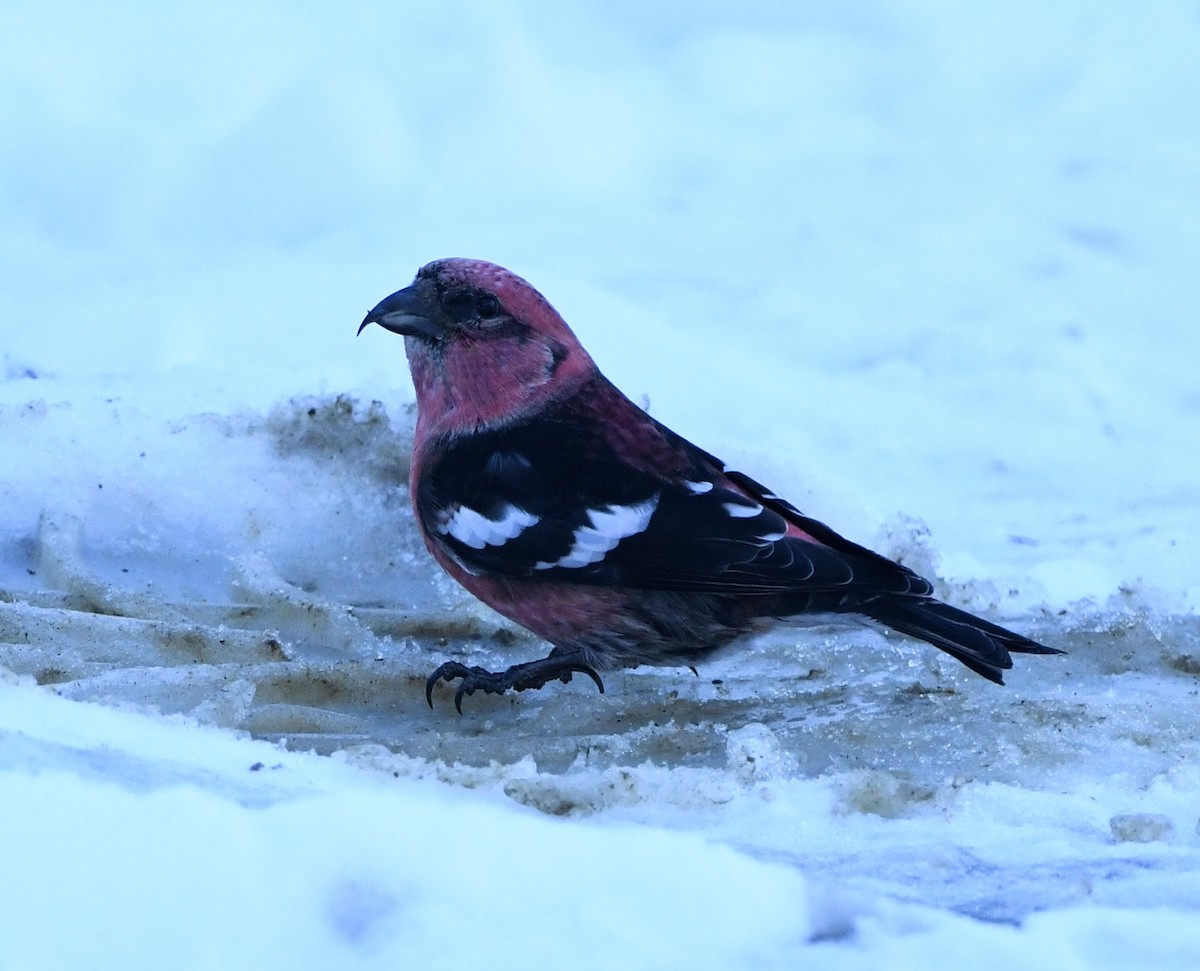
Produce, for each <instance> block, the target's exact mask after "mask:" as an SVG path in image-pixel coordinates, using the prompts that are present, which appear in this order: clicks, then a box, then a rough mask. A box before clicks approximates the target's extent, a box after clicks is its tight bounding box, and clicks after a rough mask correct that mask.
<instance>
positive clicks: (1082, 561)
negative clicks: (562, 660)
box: [0, 0, 1200, 969]
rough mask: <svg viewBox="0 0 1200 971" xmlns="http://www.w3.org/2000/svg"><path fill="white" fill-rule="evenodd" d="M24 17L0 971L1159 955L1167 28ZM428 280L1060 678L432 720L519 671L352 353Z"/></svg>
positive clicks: (762, 682) (886, 963)
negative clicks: (416, 486) (503, 281)
mask: <svg viewBox="0 0 1200 971" xmlns="http://www.w3.org/2000/svg"><path fill="white" fill-rule="evenodd" d="M4 19H5V26H4V30H3V31H0V53H2V57H0V64H2V65H3V68H0V73H2V74H3V78H4V84H3V85H0V119H3V126H4V130H5V138H4V139H3V141H2V144H0V186H3V189H2V190H0V217H2V218H0V455H2V456H3V465H2V466H0V671H2V672H3V673H2V674H0V787H2V788H0V791H2V792H3V811H2V816H0V818H2V819H3V821H4V825H3V827H0V861H3V869H4V874H5V879H4V880H3V881H2V882H0V967H3V968H35V967H46V968H50V967H55V968H58V967H81V966H88V965H92V964H98V963H102V964H106V965H114V966H116V965H119V966H121V967H128V968H140V967H156V968H157V967H163V966H174V967H181V968H186V967H214V966H221V967H243V966H255V965H264V964H266V963H268V962H270V963H271V964H273V965H280V966H288V967H323V968H327V967H330V966H335V967H342V966H356V967H376V966H379V967H383V966H387V967H394V966H396V965H397V964H398V963H399V962H401V961H402V962H404V963H405V964H410V963H411V964H416V965H421V966H426V967H434V968H437V967H450V966H455V967H461V966H463V964H464V963H466V962H470V961H476V962H477V961H479V960H480V959H483V960H485V961H486V962H487V964H488V965H489V966H495V967H508V966H513V967H537V966H544V965H553V966H561V965H569V966H572V967H582V968H587V967H613V966H620V967H647V968H649V967H655V968H658V967H662V968H667V967H689V968H704V967H713V968H735V967H756V968H757V967H795V966H797V965H798V964H800V963H802V962H803V963H805V964H806V965H811V966H814V967H828V968H877V967H888V968H917V967H921V968H924V967H928V966H929V963H930V960H931V958H930V955H937V961H938V962H939V963H942V964H947V965H949V964H951V963H957V964H964V965H969V966H970V967H973V968H974V967H978V968H992V967H995V968H1000V967H1005V968H1008V967H1011V966H1013V965H1014V964H1015V963H1019V964H1020V966H1022V967H1028V968H1041V967H1046V968H1055V969H1058V968H1061V967H1064V966H1080V967H1089V968H1091V967H1097V968H1125V967H1129V966H1132V965H1134V964H1135V963H1136V964H1138V965H1140V966H1148V967H1155V968H1166V969H1170V968H1191V967H1194V965H1195V955H1196V954H1197V953H1200V919H1198V915H1197V911H1198V910H1200V822H1198V821H1200V621H1198V620H1197V617H1196V613H1195V611H1196V609H1197V607H1198V606H1200V556H1198V555H1197V540H1198V539H1200V486H1198V485H1197V483H1198V482H1200V474H1198V473H1200V463H1198V461H1197V458H1196V456H1197V455H1200V393H1198V392H1197V387H1198V385H1197V380H1196V373H1195V371H1196V369H1195V361H1197V360H1200V328H1198V327H1197V325H1196V323H1197V317H1198V313H1197V312H1198V310H1200V277H1198V276H1197V274H1196V273H1195V266H1194V265H1195V262H1196V253H1197V252H1200V218H1198V217H1200V127H1198V126H1197V124H1196V121H1197V117H1196V108H1195V106H1196V105H1197V104H1200V60H1198V59H1197V58H1196V57H1195V50H1196V47H1197V41H1198V40H1200V11H1198V10H1197V8H1196V6H1195V5H1194V4H1188V3H1172V2H1168V3H1163V4H1158V5H1154V6H1152V7H1145V6H1130V7H1128V8H1125V7H1121V6H1120V5H1116V4H1100V5H1097V4H1086V3H1082V2H1075V0H1070V2H1067V3H1062V4H1058V5H1055V6H1054V7H1053V8H1046V7H1045V6H1044V5H1037V4H1033V3H1020V2H1014V3H1009V4H1004V5H1000V6H993V7H986V8H985V7H979V6H967V5H964V6H961V7H957V8H956V7H950V6H948V5H945V4H941V5H938V4H924V3H920V2H902V0H875V2H870V0H861V2H853V3H837V4H833V3H817V4H805V5H799V4H792V3H778V4H775V3H768V4H758V5H755V6H753V7H751V8H738V9H736V10H735V9H734V8H733V7H728V6H726V5H723V4H717V3H694V4H689V5H686V6H685V5H675V4H665V5H650V6H647V5H645V4H634V3H627V2H607V3H592V2H587V3H579V4H571V5H561V4H560V5H551V4H541V3H537V2H533V0H526V2H488V3H482V2H467V0H460V2H449V3H445V4H438V5H431V4H424V5H416V4H411V5H410V4H391V5H385V4H376V3H367V2H363V3H351V4H343V5H341V6H339V7H338V8H337V9H336V10H334V9H333V8H329V9H328V10H326V9H321V8H318V7H313V6H311V5H295V4H277V3H263V4H255V5H250V6H247V5H244V4H243V5H234V4H231V3H227V2H224V0H214V2H212V3H209V4H206V5H204V6H203V7H197V8H194V9H183V8H180V9H174V8H158V7H152V6H148V5H145V4H140V3H133V2H125V3H115V4H108V5H104V6H102V7H100V6H94V5H91V6H89V5H86V4H57V5H44V4H43V5H35V4H28V3H14V4H9V9H7V10H6V16H5V18H4ZM445 256H471V257H480V258H484V259H489V260H493V261H495V262H498V263H501V264H504V265H506V266H508V267H510V268H511V269H513V270H514V271H515V272H517V273H519V274H521V275H522V276H524V277H526V278H527V279H529V280H530V281H531V282H533V283H534V285H535V286H537V287H538V288H539V289H541V290H542V291H543V293H545V294H546V295H547V297H548V298H549V299H550V300H551V301H552V302H553V303H554V304H555V306H556V307H557V308H558V309H559V310H560V311H561V312H562V313H563V315H564V317H565V318H566V319H567V320H568V321H569V322H570V323H571V325H572V326H573V327H574V328H575V330H576V331H577V333H578V334H579V335H580V336H581V338H582V340H583V341H584V343H585V345H586V346H587V347H588V349H589V351H590V352H591V353H592V356H593V357H594V358H595V359H596V360H597V361H598V362H599V363H600V365H601V367H602V368H603V369H604V370H605V372H606V373H607V374H608V375H609V376H610V377H611V378H613V379H614V380H615V381H616V382H617V384H618V385H620V386H621V387H622V388H624V389H625V390H626V391H627V392H628V393H629V394H631V396H633V397H634V398H635V399H637V400H648V403H649V407H650V409H651V411H652V413H653V414H655V416H656V417H658V418H660V419H661V420H663V421H666V422H667V423H668V424H669V425H671V426H672V427H674V428H675V429H676V430H678V431H680V432H681V433H684V434H686V435H687V436H688V437H690V438H692V439H693V440H695V441H697V443H698V444H700V445H702V446H703V447H705V448H707V449H709V450H710V451H713V452H714V453H716V454H718V455H721V456H722V457H723V458H725V459H727V460H728V461H730V462H731V464H734V465H736V466H737V467H740V468H742V469H744V470H745V471H746V472H748V473H749V474H751V475H753V476H754V477H755V478H756V479H759V480H761V481H764V482H766V483H767V484H768V485H769V486H770V487H771V488H772V489H773V490H774V491H776V492H778V493H779V494H780V495H781V496H783V497H784V498H786V499H788V500H790V501H792V502H794V503H795V504H796V505H798V506H799V507H800V508H802V509H804V510H805V511H806V512H807V513H809V514H811V515H815V516H818V517H819V518H821V519H823V520H825V521H826V522H828V523H830V525H832V526H833V527H834V528H836V529H838V530H839V531H840V532H842V533H844V534H846V535H847V536H849V537H851V538H853V539H856V540H859V541H862V542H866V543H869V544H872V545H874V546H875V547H876V548H878V549H880V550H881V551H883V552H885V553H887V554H889V555H891V556H894V557H896V558H899V559H902V560H903V561H904V562H905V563H907V564H909V565H911V566H913V567H914V568H916V569H918V570H919V571H921V572H923V573H925V574H927V575H930V576H931V577H932V578H933V579H935V581H936V583H937V586H938V590H939V593H940V594H941V595H943V596H945V597H946V598H948V599H950V600H951V601H952V602H954V603H956V604H959V605H961V606H964V607H967V608H968V609H972V610H976V611H979V612H982V613H986V614H987V615H989V616H993V617H996V618H997V619H1000V620H1002V621H1004V622H1006V623H1009V624H1011V625H1012V626H1013V627H1015V628H1016V629H1018V630H1020V631H1022V632H1024V633H1029V634H1030V635H1032V636H1035V637H1037V638H1039V639H1041V640H1044V641H1045V642H1047V643H1050V644H1052V645H1054V646H1058V647H1062V648H1065V649H1066V650H1067V651H1068V652H1069V653H1068V655H1067V656H1065V657H1020V658H1018V659H1017V666H1016V667H1015V668H1014V670H1013V672H1012V673H1011V675H1010V676H1009V677H1008V679H1007V680H1008V685H1007V686H1006V687H1004V688H998V687H996V686H994V685H991V684H989V683H987V682H985V681H983V680H982V679H979V678H975V677H973V676H972V675H970V673H969V672H966V671H964V670H962V669H961V668H960V667H959V666H957V665H956V664H955V663H954V662H953V661H951V660H948V659H945V658H944V657H943V656H942V655H940V654H938V652H936V651H935V650H933V649H932V648H928V647H926V646H924V645H921V644H917V643H913V642H910V641H907V640H905V639H903V638H899V637H896V636H885V635H882V634H880V633H879V632H877V631H874V630H870V629H866V628H824V627H815V628H808V629H796V628H791V629H782V630H779V631H777V632H774V633H771V634H769V635H765V636H762V637H759V638H757V639H755V640H754V641H752V642H751V643H750V644H749V645H747V646H746V648H745V649H744V650H742V651H740V652H735V653H732V654H729V655H727V656H725V657H722V658H720V659H718V660H715V661H713V662H712V663H711V664H707V665H704V666H703V667H702V668H701V669H700V672H699V676H698V677H694V676H693V675H692V674H691V673H690V672H688V671H686V670H682V671H673V670H666V671H649V670H635V671H629V672H622V673H618V674H614V675H610V676H608V677H607V678H606V680H605V687H606V693H605V694H604V695H603V696H600V695H598V694H597V693H596V691H595V688H594V686H593V685H592V684H591V683H590V682H589V681H588V679H586V678H577V679H576V680H575V682H573V683H572V684H570V685H565V686H562V685H553V686H551V687H549V688H547V689H545V690H543V691H542V692H539V693H536V694H522V695H520V696H513V697H504V698H495V697H481V696H473V697H471V698H468V699H466V700H465V703H464V712H465V714H464V715H463V716H462V717H459V716H458V715H457V714H456V713H455V712H454V709H453V705H452V702H451V695H452V692H451V690H450V689H449V687H447V686H445V685H439V686H438V687H437V688H436V689H435V694H434V702H435V707H434V710H432V711H430V710H429V709H428V708H427V707H426V705H425V699H424V679H425V677H426V675H427V674H428V673H429V672H430V671H432V670H433V668H434V667H436V665H437V664H439V663H440V662H441V661H443V660H446V659H449V658H459V659H462V660H464V662H466V663H479V664H485V665H491V666H496V665H503V664H506V663H511V662H512V661H515V660H527V659H532V658H534V657H537V656H539V655H540V652H541V651H542V650H543V649H544V648H543V646H542V645H540V644H539V643H538V642H537V641H535V640H534V639H533V638H531V637H530V636H528V635H526V634H524V633H523V632H521V631H518V630H514V629H513V628H511V627H510V626H508V625H507V624H505V623H504V622H503V621H501V620H500V619H499V618H497V617H496V616H495V615H493V614H491V613H490V612H488V611H487V610H486V609H485V608H483V607H481V606H479V605H477V604H475V603H474V602H473V601H471V600H470V599H469V598H468V597H467V596H466V595H465V594H463V593H462V592H461V591H459V590H458V589H457V588H455V587H454V586H453V584H452V583H450V582H449V581H448V580H446V579H445V578H444V577H442V576H440V575H439V573H438V571H437V570H436V568H435V567H434V566H433V565H432V563H431V561H430V560H429V558H428V557H427V555H426V554H425V552H424V551H423V549H422V548H421V546H420V543H419V540H418V538H417V536H416V533H415V530H414V526H413V522H412V518H411V514H410V513H409V511H408V509H407V492H406V486H405V482H406V475H407V462H408V442H409V438H410V436H411V427H412V418H413V416H412V409H411V400H412V389H411V385H410V384H409V381H408V377H407V373H406V369H405V365H404V359H403V350H402V344H401V342H400V341H399V340H398V339H397V338H395V337H394V336H392V335H388V334H386V333H385V332H383V331H382V330H380V329H378V328H374V329H369V330H368V331H366V332H364V334H363V335H362V336H361V337H360V338H358V339H355V337H354V332H355V330H356V328H357V326H358V323H359V321H360V320H361V319H362V316H363V314H364V313H365V312H366V311H367V310H368V309H369V308H370V307H371V306H373V305H374V304H375V303H376V302H377V301H378V300H379V299H380V298H381V297H382V296H384V295H386V294H388V293H390V292H392V291H394V290H396V289H397V288H399V287H401V286H403V285H405V284H407V282H408V281H409V280H410V279H411V277H412V274H413V272H414V271H415V270H416V269H417V267H418V266H420V265H421V264H423V263H425V262H427V261H429V260H432V259H436V258H439V257H445Z"/></svg>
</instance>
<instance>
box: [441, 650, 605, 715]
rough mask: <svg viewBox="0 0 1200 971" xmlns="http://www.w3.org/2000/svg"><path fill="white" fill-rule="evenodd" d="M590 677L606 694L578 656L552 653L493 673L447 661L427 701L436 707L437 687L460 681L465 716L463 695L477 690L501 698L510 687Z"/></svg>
mask: <svg viewBox="0 0 1200 971" xmlns="http://www.w3.org/2000/svg"><path fill="white" fill-rule="evenodd" d="M576 673H578V674H586V675H587V676H588V677H589V678H591V679H592V680H593V681H595V682H596V687H597V688H599V689H600V693H601V694H604V682H603V681H601V680H600V675H598V674H597V673H596V670H595V668H593V667H592V666H591V665H590V664H585V663H584V662H583V661H582V660H580V658H579V655H578V654H568V653H563V654H557V653H555V654H551V655H550V656H549V657H544V658H541V659H540V660H537V661H526V662H525V663H524V664H514V665H513V666H512V667H511V668H508V669H507V670H506V671H500V672H493V671H488V670H487V669H486V668H481V667H467V666H466V665H465V664H460V663H459V662H458V661H447V662H446V663H445V664H443V665H441V666H440V667H438V668H437V670H435V671H434V672H433V674H431V675H430V676H429V679H428V680H427V681H426V682H425V700H426V701H427V702H429V707H430V708H432V707H433V686H434V685H435V684H437V683H438V682H439V681H454V680H455V679H457V678H461V679H462V680H461V681H460V682H459V685H458V690H457V691H455V692H454V707H455V708H457V709H458V713H459V714H460V715H461V714H462V700H463V695H473V694H474V693H475V692H476V691H482V692H484V693H485V694H494V695H501V694H504V692H505V691H507V690H508V689H509V688H511V689H512V690H513V691H529V690H532V689H535V688H541V687H544V686H545V685H546V684H548V683H549V682H551V681H561V682H562V683H563V684H567V683H569V682H570V680H571V675H573V674H576Z"/></svg>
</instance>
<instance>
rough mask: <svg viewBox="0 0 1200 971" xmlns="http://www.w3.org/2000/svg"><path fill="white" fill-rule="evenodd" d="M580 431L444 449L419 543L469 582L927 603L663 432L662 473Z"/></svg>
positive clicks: (508, 432)
mask: <svg viewBox="0 0 1200 971" xmlns="http://www.w3.org/2000/svg"><path fill="white" fill-rule="evenodd" d="M579 427H580V426H579V425H578V424H577V423H574V422H572V423H570V424H566V425H564V424H563V423H559V422H556V421H555V420H554V419H553V418H552V417H550V418H542V419H538V420H534V421H530V422H526V423H523V424H520V425H517V426H513V427H509V428H506V429H504V430H501V431H496V432H485V433H480V434H476V435H472V436H467V437H463V438H459V439H456V440H454V441H452V442H451V443H450V444H449V445H448V446H447V447H446V448H445V449H444V450H442V451H441V453H440V454H439V455H438V456H437V457H436V458H434V460H433V461H432V462H431V463H430V466H429V468H428V470H427V471H426V473H425V474H424V475H423V477H422V479H421V481H420V482H419V483H418V487H417V492H418V495H417V510H418V514H419V515H420V517H421V519H422V521H423V523H424V525H425V528H426V530H427V531H428V533H429V534H430V535H431V536H433V537H434V538H435V540H436V541H437V542H440V543H441V544H442V545H443V547H444V548H445V549H446V550H447V552H449V553H450V554H451V555H452V556H453V557H454V558H455V559H456V560H457V561H458V562H459V563H460V564H462V566H463V567H464V568H465V569H467V570H468V571H470V572H472V573H498V574H502V575H507V576H514V577H543V578H545V579H553V580H560V581H568V582H575V583H589V584H603V585H613V586H625V587H640V588H653V589H660V590H690V591H705V592H713V593H729V594H780V593H800V592H816V591H842V592H845V593H850V592H853V593H854V594H855V595H857V596H871V595H874V594H878V593H904V594H918V595H922V594H928V593H929V592H930V585H929V583H928V582H927V581H925V580H924V579H922V578H921V577H919V576H917V575H916V574H914V573H912V572H911V571H909V570H907V569H906V568H904V567H902V566H900V565H898V564H896V563H893V562H892V561H891V560H888V559H886V558H884V557H882V556H879V555H878V554H876V553H873V552H871V551H870V550H867V549H865V548H864V547H861V546H857V545H856V544H854V543H851V542H849V541H848V540H846V539H844V538H842V537H841V536H839V535H838V534H837V533H835V532H833V530H831V529H829V528H828V527H826V526H824V525H822V524H821V523H819V522H817V521H816V520H812V519H809V518H807V517H805V516H803V515H802V514H801V513H800V512H799V511H798V510H796V509H795V508H793V507H792V506H790V505H789V504H787V503H786V502H784V501H783V500H780V499H779V498H778V497H776V496H773V495H772V494H770V493H769V492H768V491H767V490H766V489H764V488H763V487H762V486H760V485H759V484H758V483H756V482H754V481H753V480H752V479H750V478H748V477H746V476H744V475H741V474H740V473H737V472H728V471H726V470H725V469H724V467H723V464H722V463H721V462H720V461H719V460H718V459H716V458H714V457H713V456H711V455H709V454H708V453H706V452H703V451H701V450H700V449H698V448H696V447H695V446H693V445H691V444H690V443H688V442H686V441H685V440H684V439H682V438H680V437H679V436H677V435H675V434H674V433H673V432H671V431H670V430H669V429H666V428H664V427H663V426H658V427H657V430H658V432H659V434H661V435H663V436H666V437H667V438H666V440H667V442H668V444H669V445H670V446H671V449H670V451H671V453H672V454H673V455H674V456H676V457H677V459H676V461H674V462H673V467H672V468H670V469H664V470H663V471H662V473H661V474H654V473H650V472H646V471H643V470H641V469H639V468H638V467H636V466H634V465H632V464H631V463H629V462H626V461H623V460H622V459H621V457H620V456H619V455H617V454H616V452H615V450H614V449H613V447H612V446H611V445H610V444H609V443H608V442H607V441H605V440H604V439H602V438H600V437H599V436H589V435H581V434H579V433H578V428H579ZM568 429H574V431H571V430H568ZM789 526H791V527H793V528H791V529H789ZM797 529H798V530H800V531H802V533H804V534H806V536H807V538H806V537H805V536H797V535H796V530H797Z"/></svg>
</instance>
